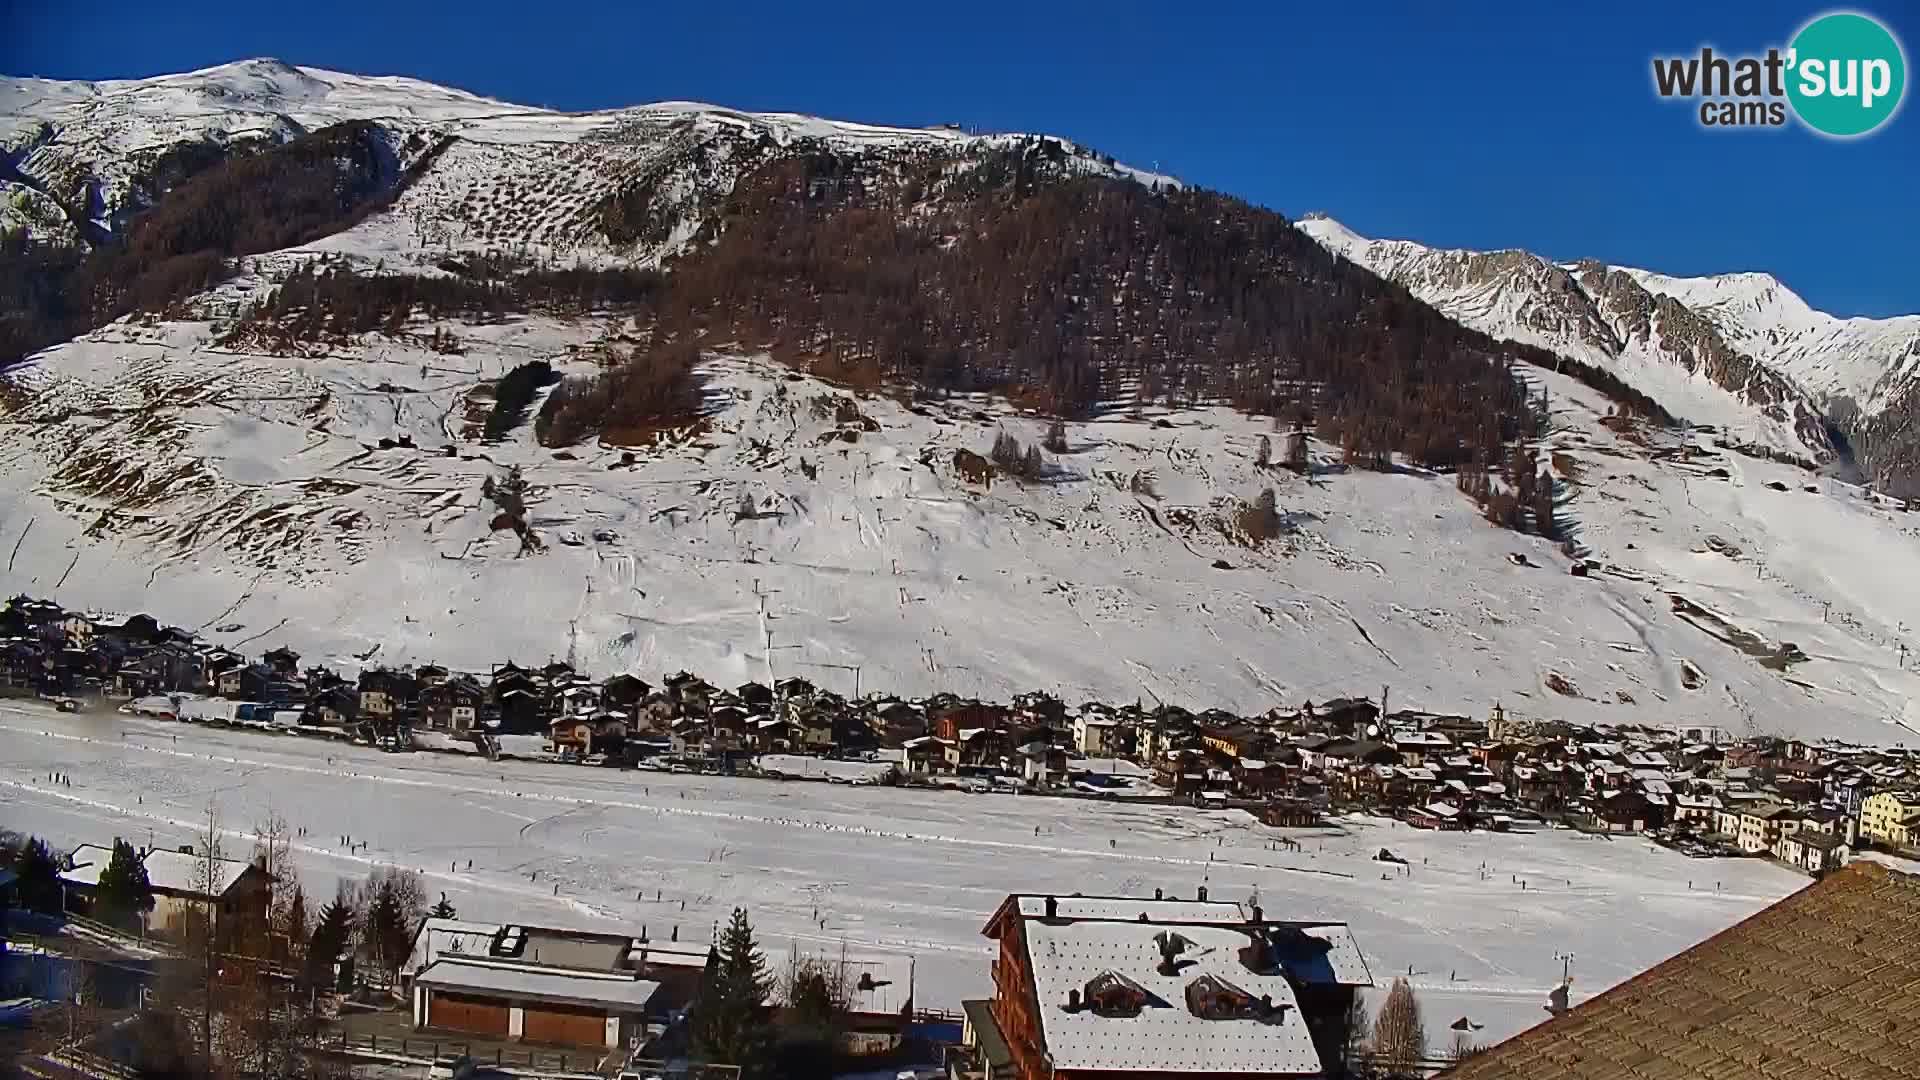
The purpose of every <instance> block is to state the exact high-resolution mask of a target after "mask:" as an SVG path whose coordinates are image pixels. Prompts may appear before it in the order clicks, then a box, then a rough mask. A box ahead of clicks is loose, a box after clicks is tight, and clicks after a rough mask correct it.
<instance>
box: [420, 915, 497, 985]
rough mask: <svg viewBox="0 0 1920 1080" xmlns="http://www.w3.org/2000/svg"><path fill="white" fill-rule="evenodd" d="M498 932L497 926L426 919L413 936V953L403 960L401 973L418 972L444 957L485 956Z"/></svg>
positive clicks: (457, 920) (454, 920) (463, 920)
mask: <svg viewBox="0 0 1920 1080" xmlns="http://www.w3.org/2000/svg"><path fill="white" fill-rule="evenodd" d="M501 929H502V927H501V926H500V924H498V923H484V922H471V921H468V920H465V919H428V920H426V921H425V922H422V923H421V924H420V929H419V930H418V931H416V932H415V933H414V935H413V952H412V953H410V954H409V955H408V956H407V963H406V967H405V969H404V970H406V971H408V972H419V971H420V970H422V969H424V968H426V967H428V966H430V965H432V964H433V963H434V961H436V960H439V959H440V958H441V957H442V956H446V955H448V954H455V955H461V956H485V955H487V952H488V950H489V949H491V948H492V946H493V938H494V935H496V934H498V933H499V932H500V931H501Z"/></svg>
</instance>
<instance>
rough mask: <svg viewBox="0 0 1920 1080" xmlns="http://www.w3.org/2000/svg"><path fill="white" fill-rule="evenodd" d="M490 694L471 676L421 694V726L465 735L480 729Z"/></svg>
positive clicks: (447, 681)
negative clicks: (484, 705)
mask: <svg viewBox="0 0 1920 1080" xmlns="http://www.w3.org/2000/svg"><path fill="white" fill-rule="evenodd" d="M486 699H487V694H486V691H484V690H482V689H480V684H479V683H478V682H476V681H475V680H474V679H473V678H472V677H471V676H467V675H455V676H453V677H451V678H448V679H445V680H442V681H440V682H436V683H434V684H433V685H431V686H427V687H424V688H422V689H421V691H420V724H421V726H422V727H425V728H427V729H428V730H431V731H450V732H453V733H455V734H462V733H465V732H468V731H472V730H473V729H475V728H477V727H479V726H480V709H481V706H482V705H483V704H484V703H485V701H486Z"/></svg>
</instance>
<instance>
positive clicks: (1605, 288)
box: [1299, 215, 1833, 462]
mask: <svg viewBox="0 0 1920 1080" xmlns="http://www.w3.org/2000/svg"><path fill="white" fill-rule="evenodd" d="M1299 228H1300V229H1301V230H1302V231H1303V232H1305V233H1306V234H1307V235H1309V236H1311V237H1313V238H1314V239H1315V240H1317V241H1319V242H1320V244H1321V245H1322V246H1324V247H1326V248H1327V249H1328V250H1330V251H1333V252H1334V253H1336V254H1339V255H1342V256H1345V257H1346V258H1347V259H1349V260H1351V261H1353V262H1355V263H1358V264H1359V265H1361V266H1364V267H1366V268H1368V269H1370V270H1372V271H1373V272H1375V273H1376V274H1379V275H1380V276H1381V277H1383V278H1386V279H1388V280H1390V281H1394V282H1397V283H1399V284H1401V285H1405V286H1406V287H1407V288H1408V289H1410V290H1411V291H1412V292H1413V293H1414V295H1416V296H1418V297H1419V298H1420V299H1422V300H1425V301H1426V302H1428V303H1430V304H1432V305H1433V306H1435V307H1436V308H1439V309H1440V310H1441V311H1443V312H1445V313H1446V314H1448V315H1450V316H1452V317H1453V318H1455V319H1458V320H1459V321H1460V322H1462V323H1463V324H1465V325H1467V326H1470V327H1473V328H1474V329H1476V330H1480V331H1482V332H1483V333H1486V334H1489V335H1492V336H1493V337H1496V338H1501V339H1503V340H1508V341H1517V342H1521V343H1523V344H1529V345H1538V346H1540V347H1541V348H1544V349H1546V350H1548V351H1549V352H1553V353H1556V354H1558V355H1561V356H1566V357H1569V358H1571V359H1573V360H1578V361H1581V362H1583V363H1587V364H1591V365H1593V366H1595V367H1599V368H1603V369H1605V370H1609V371H1612V372H1613V373H1614V374H1616V375H1618V376H1619V377H1620V378H1621V379H1622V380H1624V381H1625V382H1626V383H1627V384H1628V385H1630V386H1632V387H1634V388H1635V389H1637V390H1639V391H1641V392H1643V393H1645V394H1647V395H1648V396H1650V397H1652V398H1653V399H1654V400H1655V401H1657V402H1659V403H1660V404H1661V405H1662V406H1663V407H1665V408H1666V409H1667V410H1668V411H1669V412H1671V413H1673V414H1674V415H1675V416H1678V417H1681V418H1682V419H1685V420H1687V421H1689V422H1691V423H1695V424H1704V425H1710V426H1712V427H1714V428H1717V429H1719V430H1721V431H1724V432H1727V433H1728V434H1730V435H1731V436H1733V437H1734V438H1735V439H1736V440H1738V441H1740V442H1743V443H1754V444H1758V445H1760V446H1763V447H1766V448H1768V449H1770V450H1775V451H1781V452H1785V453H1788V454H1791V455H1793V456H1794V457H1798V458H1806V459H1811V460H1814V461H1822V462H1823V461H1826V460H1828V459H1829V458H1830V457H1831V456H1832V454H1833V447H1832V446H1831V444H1830V443H1829V441H1828V437H1827V433H1826V430H1825V428H1824V425H1823V424H1822V422H1821V417H1820V413H1819V410H1818V409H1817V408H1816V407H1815V406H1814V405H1813V403H1812V402H1811V401H1810V400H1809V399H1808V398H1807V396H1806V394H1805V393H1804V392H1803V391H1802V390H1801V389H1800V388H1799V387H1798V386H1796V385H1795V384H1794V383H1793V382H1792V380H1791V379H1789V378H1785V377H1783V376H1782V375H1781V374H1780V373H1779V372H1777V371H1775V370H1773V369H1772V368H1769V367H1768V366H1766V365H1765V364H1763V363H1759V362H1756V361H1755V359H1754V358H1753V357H1752V356H1751V355H1750V354H1746V353H1742V352H1741V351H1740V350H1739V349H1738V348H1737V346H1736V344H1734V343H1730V342H1729V340H1727V339H1726V338H1724V337H1723V335H1722V334H1721V333H1720V332H1719V330H1718V327H1717V325H1716V324H1715V323H1713V322H1712V321H1710V320H1707V319H1704V318H1702V317H1701V316H1700V315H1698V314H1696V313H1695V312H1694V311H1692V310H1691V309H1690V308H1689V307H1688V306H1686V304H1685V303H1684V302H1676V301H1675V300H1674V299H1673V298H1671V297H1670V296H1668V294H1666V293H1662V292H1660V291H1659V290H1657V289H1652V287H1651V286H1647V285H1645V283H1644V282H1642V281H1641V280H1640V279H1639V278H1638V277H1636V276H1635V275H1634V274H1633V273H1632V272H1626V273H1622V272H1619V271H1616V270H1614V269H1613V268H1610V267H1606V266H1603V265H1601V264H1598V263H1590V262H1589V263H1578V264H1574V265H1571V266H1562V265H1559V264H1556V263H1553V262H1550V261H1548V260H1546V259H1543V258H1541V257H1539V256H1537V255H1534V254H1531V253H1529V252H1525V251H1491V252H1479V251H1464V250H1449V249H1438V248H1429V247H1426V246H1424V245H1421V244H1416V243H1413V242H1412V241H1407V240H1370V239H1368V238H1366V237H1363V236H1361V235H1359V234H1358V233H1355V232H1354V231H1353V230H1351V229H1349V228H1347V227H1346V226H1344V225H1342V224H1340V223H1339V222H1337V221H1334V220H1332V219H1331V218H1327V217H1325V216H1321V215H1308V216H1307V217H1305V218H1303V219H1301V221H1300V222H1299Z"/></svg>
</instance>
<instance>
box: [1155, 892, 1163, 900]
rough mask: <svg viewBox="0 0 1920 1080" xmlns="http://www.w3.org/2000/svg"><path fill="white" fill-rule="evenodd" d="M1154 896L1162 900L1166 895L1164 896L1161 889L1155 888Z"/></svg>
mask: <svg viewBox="0 0 1920 1080" xmlns="http://www.w3.org/2000/svg"><path fill="white" fill-rule="evenodd" d="M1153 898H1154V899H1155V900H1160V899H1163V898H1164V897H1163V896H1162V894H1161V891H1160V890H1159V889H1155V890H1153Z"/></svg>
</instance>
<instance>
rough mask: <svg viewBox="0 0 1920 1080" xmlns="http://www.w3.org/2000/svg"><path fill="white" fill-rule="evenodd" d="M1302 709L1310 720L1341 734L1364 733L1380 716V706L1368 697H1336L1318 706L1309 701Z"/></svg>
mask: <svg viewBox="0 0 1920 1080" xmlns="http://www.w3.org/2000/svg"><path fill="white" fill-rule="evenodd" d="M1301 711H1302V712H1303V713H1305V714H1306V716H1307V718H1308V719H1309V720H1312V721H1318V722H1319V724H1320V726H1322V727H1324V728H1325V729H1326V730H1328V731H1330V732H1334V733H1335V734H1339V735H1364V734H1366V731H1367V729H1368V728H1369V727H1372V726H1373V724H1374V722H1375V721H1376V720H1378V719H1379V718H1380V706H1378V705H1376V704H1374V703H1373V702H1372V701H1369V700H1368V699H1366V698H1335V699H1334V700H1332V701H1326V702H1322V703H1321V704H1320V706H1319V707H1318V708H1315V707H1314V705H1313V703H1312V702H1308V703H1307V704H1306V706H1305V707H1304V708H1303V709H1302V710H1301Z"/></svg>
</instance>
